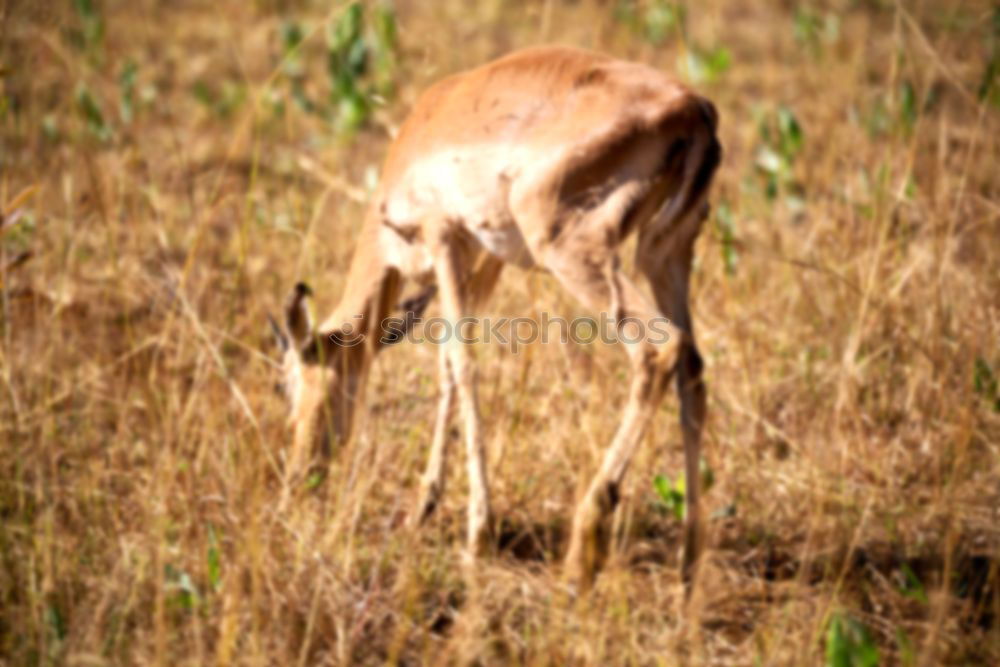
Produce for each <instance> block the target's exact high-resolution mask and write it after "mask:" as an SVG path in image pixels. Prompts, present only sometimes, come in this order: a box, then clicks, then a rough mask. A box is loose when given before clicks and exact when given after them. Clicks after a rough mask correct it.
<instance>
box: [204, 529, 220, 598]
mask: <svg viewBox="0 0 1000 667" xmlns="http://www.w3.org/2000/svg"><path fill="white" fill-rule="evenodd" d="M206 559H207V561H208V562H207V565H208V584H209V586H211V587H212V590H213V591H218V590H219V586H220V585H221V584H222V558H221V556H220V554H219V540H218V538H217V537H216V535H215V527H214V526H212V524H209V525H208V553H207V554H206Z"/></svg>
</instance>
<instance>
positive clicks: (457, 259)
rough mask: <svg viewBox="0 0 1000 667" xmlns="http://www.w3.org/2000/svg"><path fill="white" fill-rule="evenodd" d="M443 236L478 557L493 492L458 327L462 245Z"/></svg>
mask: <svg viewBox="0 0 1000 667" xmlns="http://www.w3.org/2000/svg"><path fill="white" fill-rule="evenodd" d="M449 241H450V239H447V238H442V239H441V240H440V241H439V245H438V247H437V248H435V252H434V256H435V260H434V271H435V274H436V276H437V281H438V289H439V290H440V294H441V305H442V309H443V311H444V315H445V317H446V318H447V319H448V320H449V322H450V323H451V337H450V339H449V340H448V341H447V342H446V343H445V345H446V346H447V355H448V363H449V364H450V365H451V376H452V379H453V380H454V383H455V389H456V391H457V393H458V404H459V409H460V411H461V415H462V427H463V430H464V435H465V450H466V465H467V467H468V474H469V515H468V533H467V540H468V549H469V552H468V553H469V556H471V557H473V558H474V557H476V556H478V555H480V554H482V553H483V552H485V551H486V548H487V547H488V545H489V541H490V494H489V487H488V485H487V477H486V454H485V451H484V449H483V438H482V433H481V428H480V422H479V407H478V405H477V399H476V377H475V368H474V365H473V359H472V348H471V347H470V346H469V345H465V344H463V343H462V342H460V339H461V338H463V337H462V336H461V335H460V331H459V329H458V326H459V321H460V320H461V319H462V317H463V316H464V314H465V303H464V301H465V299H464V294H463V290H462V282H461V277H460V272H461V271H462V269H463V265H462V257H461V252H460V248H459V246H458V245H457V242H455V243H451V242H449Z"/></svg>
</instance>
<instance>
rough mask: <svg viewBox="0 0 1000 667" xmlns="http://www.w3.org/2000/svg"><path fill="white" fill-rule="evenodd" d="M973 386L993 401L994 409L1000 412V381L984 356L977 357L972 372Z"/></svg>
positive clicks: (981, 394)
mask: <svg viewBox="0 0 1000 667" xmlns="http://www.w3.org/2000/svg"><path fill="white" fill-rule="evenodd" d="M972 386H973V388H974V389H975V391H976V393H977V394H979V395H980V396H982V397H983V398H985V399H986V400H987V401H990V402H992V403H993V410H994V411H995V412H1000V382H998V381H997V377H996V375H995V374H994V373H993V369H991V368H990V365H989V363H987V361H986V360H985V359H983V358H982V357H976V364H975V366H974V368H973V372H972Z"/></svg>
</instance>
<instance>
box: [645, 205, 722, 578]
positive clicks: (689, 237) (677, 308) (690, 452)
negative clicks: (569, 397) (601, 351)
mask: <svg viewBox="0 0 1000 667" xmlns="http://www.w3.org/2000/svg"><path fill="white" fill-rule="evenodd" d="M707 213H708V207H707V206H706V205H702V206H698V207H695V209H694V210H693V211H692V212H691V213H690V214H689V216H688V217H687V219H684V220H680V221H678V223H679V224H677V225H676V227H675V228H674V230H671V231H673V232H674V233H669V232H668V233H667V234H664V235H663V237H662V238H661V239H657V238H656V229H657V227H656V225H655V224H654V225H653V226H651V227H650V230H651V232H650V233H644V234H642V235H640V238H639V244H638V246H637V249H636V264H637V265H638V267H639V270H640V271H642V272H643V274H645V276H646V277H647V278H648V279H649V283H650V286H651V287H652V289H653V294H654V296H655V298H656V304H657V306H659V308H660V310H661V311H662V312H663V313H664V314H666V316H667V317H669V318H670V321H671V322H673V323H674V324H675V325H676V326H677V327H678V328H679V329H680V330H681V332H682V337H681V339H680V340H681V345H680V350H679V354H678V359H677V394H678V396H679V398H680V406H681V410H680V413H681V431H682V433H683V437H684V477H685V485H684V491H685V503H684V507H685V516H684V555H683V562H682V566H681V570H682V573H683V576H684V579H685V580H686V581H691V579H692V577H693V574H694V566H695V564H696V562H697V559H698V555H699V553H700V549H701V523H700V505H699V495H700V493H699V490H700V489H699V487H700V471H699V463H700V456H701V452H700V450H701V432H702V427H703V426H704V424H705V412H706V391H705V383H704V382H703V380H702V366H703V363H702V359H701V355H700V354H699V353H698V347H697V345H696V343H695V338H694V326H693V322H692V319H691V309H690V304H689V296H688V295H689V286H690V278H691V263H692V260H693V256H694V241H695V239H696V238H697V235H698V230H699V228H700V226H701V223H702V221H703V220H704V219H705V217H706V215H707ZM658 222H664V223H669V221H663V220H660V221H658Z"/></svg>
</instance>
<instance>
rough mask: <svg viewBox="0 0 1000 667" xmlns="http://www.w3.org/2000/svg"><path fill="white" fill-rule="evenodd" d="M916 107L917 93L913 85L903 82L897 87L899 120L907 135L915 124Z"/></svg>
mask: <svg viewBox="0 0 1000 667" xmlns="http://www.w3.org/2000/svg"><path fill="white" fill-rule="evenodd" d="M917 106H918V105H917V93H916V91H914V89H913V84H912V83H910V82H909V81H904V82H903V83H902V84H900V86H899V119H900V121H901V122H902V124H903V129H904V130H906V133H907V134H909V133H910V132H912V131H913V126H914V125H916V123H917Z"/></svg>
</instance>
